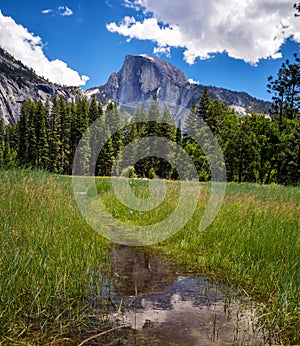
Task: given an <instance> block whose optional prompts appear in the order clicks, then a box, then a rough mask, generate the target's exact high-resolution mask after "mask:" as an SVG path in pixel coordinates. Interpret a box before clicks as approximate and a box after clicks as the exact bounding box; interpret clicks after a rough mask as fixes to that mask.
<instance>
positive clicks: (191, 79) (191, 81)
mask: <svg viewBox="0 0 300 346" xmlns="http://www.w3.org/2000/svg"><path fill="white" fill-rule="evenodd" d="M189 82H190V83H191V84H198V85H199V84H200V83H199V82H197V81H195V80H194V79H193V78H189Z"/></svg>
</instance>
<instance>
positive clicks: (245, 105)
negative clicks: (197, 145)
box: [86, 54, 270, 116]
mask: <svg viewBox="0 0 300 346" xmlns="http://www.w3.org/2000/svg"><path fill="white" fill-rule="evenodd" d="M203 90H204V86H202V85H197V84H192V83H190V82H189V80H188V79H187V78H186V76H185V75H184V74H183V73H182V72H181V71H180V70H179V69H178V68H176V67H175V66H173V65H171V64H170V63H168V62H166V61H164V60H162V59H159V58H157V57H154V56H151V55H147V54H145V55H139V56H132V55H128V56H127V57H126V58H125V61H124V64H123V66H122V68H121V70H120V71H119V72H118V73H113V74H112V75H111V76H110V78H109V80H108V82H107V84H105V85H104V86H101V87H98V88H93V89H90V90H88V91H87V92H86V94H87V95H95V96H96V97H97V99H98V100H100V101H103V100H105V99H106V98H109V99H112V100H114V101H115V102H117V103H118V104H120V105H124V104H128V103H132V102H140V101H149V100H152V97H153V95H154V94H157V96H158V99H159V100H160V101H163V102H166V103H167V104H168V105H172V106H174V107H175V106H178V107H182V108H190V106H191V104H192V102H193V100H196V101H198V100H199V98H200V97H201V95H202V93H203ZM209 91H210V95H211V97H212V98H213V99H220V100H224V101H227V102H228V103H229V104H230V105H232V106H234V107H236V108H237V109H239V110H240V111H241V112H242V111H243V110H244V111H246V110H255V111H265V110H267V109H269V107H270V104H269V103H268V102H264V101H261V100H258V99H255V98H254V97H251V96H250V95H248V94H247V93H244V92H234V91H230V90H227V89H223V88H217V87H209ZM179 116H180V115H179Z"/></svg>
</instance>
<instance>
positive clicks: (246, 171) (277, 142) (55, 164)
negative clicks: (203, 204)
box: [0, 55, 300, 185]
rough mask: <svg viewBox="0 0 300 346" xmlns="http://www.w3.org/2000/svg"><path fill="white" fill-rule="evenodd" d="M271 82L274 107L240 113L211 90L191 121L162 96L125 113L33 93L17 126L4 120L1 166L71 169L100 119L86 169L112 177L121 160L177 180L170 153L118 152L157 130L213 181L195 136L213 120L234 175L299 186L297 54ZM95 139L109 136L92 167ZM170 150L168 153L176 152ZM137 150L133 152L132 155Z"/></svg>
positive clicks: (137, 172)
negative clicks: (174, 111)
mask: <svg viewBox="0 0 300 346" xmlns="http://www.w3.org/2000/svg"><path fill="white" fill-rule="evenodd" d="M267 88H268V91H269V92H270V93H271V94H272V100H273V102H272V108H271V109H270V111H269V112H267V113H265V114H258V113H251V114H247V115H237V114H235V112H234V111H233V110H232V109H231V108H230V106H229V105H228V104H226V103H225V102H223V101H220V100H215V99H211V97H210V95H209V91H208V88H206V89H205V91H204V93H203V95H202V96H201V98H200V100H195V101H194V103H193V104H192V106H191V108H190V111H189V114H188V115H187V116H186V118H185V122H184V124H182V123H181V121H179V122H178V123H177V124H175V122H174V120H173V117H172V115H171V114H170V111H169V109H168V108H167V107H164V109H160V108H161V107H160V104H159V102H158V100H157V97H156V95H154V96H153V101H152V103H151V105H150V106H149V107H144V106H140V107H139V108H138V109H137V110H136V111H135V114H133V115H130V114H129V113H126V112H125V114H124V115H121V112H120V111H119V108H118V106H117V105H116V104H115V103H113V102H111V103H109V104H108V105H106V106H105V107H104V106H102V104H101V103H100V102H98V101H97V100H96V99H95V98H93V99H92V100H91V101H89V100H88V99H87V98H82V99H80V100H78V101H77V102H67V101H65V100H64V99H63V98H60V97H58V96H54V97H53V98H52V100H50V101H47V102H46V103H43V102H42V101H38V102H35V101H32V100H30V99H28V100H25V101H24V102H23V105H22V108H21V114H20V120H19V122H18V123H17V124H14V125H7V126H4V123H3V121H2V120H1V119H0V165H1V166H2V167H4V168H12V167H16V166H17V167H23V168H41V169H44V170H47V171H50V172H53V173H57V174H67V175H70V174H72V165H73V157H74V154H75V150H76V147H77V145H78V143H79V141H80V139H81V137H82V135H83V134H84V133H85V132H86V131H87V130H88V128H89V126H90V125H91V124H92V123H93V122H94V121H95V120H97V119H98V121H97V126H98V128H97V138H95V134H91V136H90V137H89V140H88V141H87V143H85V145H86V148H85V157H84V162H82V166H83V172H84V173H83V174H92V175H94V174H95V175H97V176H110V175H111V174H112V169H113V166H114V165H115V164H114V161H115V160H116V159H117V158H118V160H119V161H120V162H119V164H118V165H117V166H118V167H119V168H120V170H119V171H118V174H121V175H127V176H128V175H129V176H130V177H141V178H142V177H146V178H155V177H158V178H165V179H175V180H176V179H178V178H179V175H178V172H177V170H176V168H175V167H173V166H172V165H171V164H170V163H169V162H167V160H165V159H161V158H158V157H154V156H153V157H145V158H143V159H141V160H138V161H137V162H135V160H134V157H133V158H131V160H130V161H131V162H134V165H130V164H129V165H128V166H126V162H125V161H126V160H123V161H124V162H122V156H120V155H118V154H119V153H120V152H121V151H122V149H123V148H124V147H125V146H126V145H128V144H129V143H132V142H133V141H135V140H136V139H138V138H143V137H149V136H155V137H163V138H166V139H167V140H169V141H172V142H174V143H176V144H177V145H179V146H180V147H182V148H183V149H184V151H185V152H186V153H187V154H188V155H189V157H190V158H191V159H192V161H193V163H194V165H195V167H196V169H197V172H198V178H199V180H200V181H209V180H210V178H211V172H210V166H209V162H208V158H207V155H206V154H205V153H204V151H203V147H202V148H201V147H200V146H199V145H198V143H197V140H195V139H197V137H202V142H203V141H204V143H205V136H207V134H205V128H206V127H205V126H206V125H207V126H208V127H209V129H210V130H211V132H212V133H213V134H214V137H215V138H216V139H217V141H218V143H219V145H220V147H221V149H222V152H223V155H224V161H225V164H226V171H227V181H236V182H257V183H260V184H268V183H278V184H285V185H299V182H300V118H299V115H300V112H299V111H300V60H299V58H298V57H297V56H296V55H295V60H294V62H290V61H286V62H284V63H283V64H282V66H281V68H280V70H279V71H278V75H277V76H276V78H273V77H270V78H269V80H268V85H267ZM133 119H135V121H133ZM114 129H121V130H118V131H114ZM111 133H113V134H112V135H111ZM95 141H102V143H103V146H102V150H101V152H100V154H99V156H98V155H97V159H96V160H97V163H96V166H95V169H94V171H91V165H90V163H89V162H90V159H91V157H92V156H93V155H95V153H93V152H92V151H93V145H92V143H94V142H95ZM154 145H155V144H154ZM207 145H209V143H207ZM204 146H205V144H204ZM145 151H147V148H145ZM169 151H170V152H169V153H167V156H168V155H169V156H170V157H171V156H172V155H173V156H174V155H175V154H174V152H173V153H172V150H171V149H169ZM135 154H136V153H134V152H132V156H134V155H135ZM126 159H127V160H128V158H126ZM187 178H188V175H187Z"/></svg>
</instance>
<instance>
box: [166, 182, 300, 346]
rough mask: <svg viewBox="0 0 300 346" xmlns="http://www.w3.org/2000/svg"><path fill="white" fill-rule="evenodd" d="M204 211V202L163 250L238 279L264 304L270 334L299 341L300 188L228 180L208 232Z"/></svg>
mask: <svg viewBox="0 0 300 346" xmlns="http://www.w3.org/2000/svg"><path fill="white" fill-rule="evenodd" d="M204 199H205V198H204ZM204 199H203V200H204ZM201 210H203V205H202V202H200V203H199V209H198V211H197V212H195V214H194V217H193V219H192V220H190V222H189V223H188V224H187V225H186V227H185V228H184V229H183V230H182V231H181V232H179V233H177V234H176V235H175V236H173V237H172V238H171V239H169V240H167V241H165V242H164V243H163V244H160V246H159V248H160V249H162V250H163V251H164V252H166V253H168V254H170V255H171V256H172V257H174V258H176V259H177V260H178V261H180V262H182V263H185V265H186V266H187V267H188V268H189V269H194V270H197V271H202V272H204V273H206V274H207V273H209V272H210V273H212V274H214V275H218V276H219V277H220V279H226V280H227V281H228V282H237V283H239V284H240V286H241V287H242V288H244V289H245V290H246V291H247V292H248V293H250V294H251V295H252V296H254V297H255V298H256V299H257V300H258V301H259V302H261V306H262V314H261V321H262V323H263V324H265V325H266V327H267V329H268V331H269V333H270V336H272V337H273V338H275V340H278V341H280V342H283V344H286V345H287V344H293V345H295V344H300V334H299V331H300V189H299V188H294V187H283V186H276V185H269V186H260V185H255V184H240V185H239V184H233V183H232V184H228V185H227V192H226V197H225V200H224V203H223V206H222V208H221V210H220V213H219V214H218V216H217V218H216V219H215V221H214V223H213V224H212V225H211V226H210V227H209V228H208V229H206V230H205V231H203V232H199V231H198V224H199V218H201V215H202V211H201Z"/></svg>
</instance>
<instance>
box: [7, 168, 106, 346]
mask: <svg viewBox="0 0 300 346" xmlns="http://www.w3.org/2000/svg"><path fill="white" fill-rule="evenodd" d="M0 225H1V231H0V246H1V253H0V344H1V343H5V344H18V343H21V341H22V342H23V343H26V344H27V342H30V344H46V341H47V343H49V342H50V341H51V340H54V338H55V340H57V342H58V341H59V339H60V338H63V337H64V336H65V335H68V333H70V332H71V331H72V332H73V333H74V332H75V331H76V330H78V328H79V326H80V323H81V322H82V321H83V318H84V315H85V313H86V311H88V309H89V307H90V306H91V305H92V304H95V298H94V293H95V292H98V293H99V292H101V284H102V283H101V276H100V273H102V274H103V273H106V272H107V271H109V263H110V260H109V253H110V251H109V250H110V245H109V244H108V242H106V241H104V240H103V238H101V237H99V236H98V235H97V234H96V233H95V232H94V231H93V230H91V229H90V228H89V227H88V226H87V225H86V223H85V221H84V220H83V219H82V217H81V215H80V213H79V211H78V210H77V206H76V204H75V201H74V199H73V195H72V187H71V182H70V180H69V179H66V178H63V177H57V176H53V175H50V174H47V173H44V172H39V171H30V170H27V171H21V170H16V171H9V172H8V171H1V172H0ZM100 296H101V294H99V297H100ZM97 304H101V301H100V302H99V301H97ZM57 337H58V339H57ZM26 340H27V341H26Z"/></svg>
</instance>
